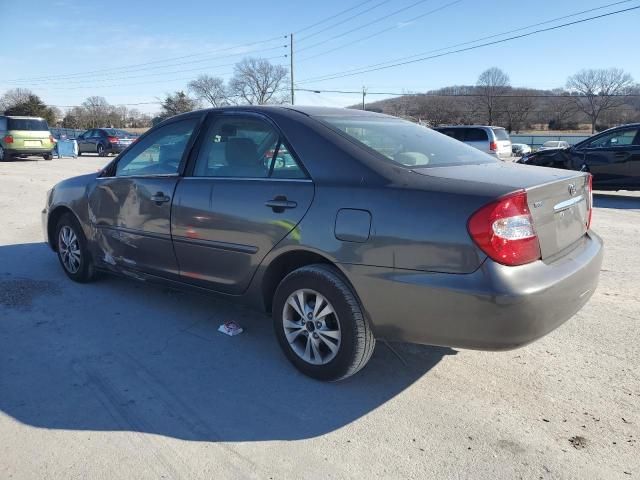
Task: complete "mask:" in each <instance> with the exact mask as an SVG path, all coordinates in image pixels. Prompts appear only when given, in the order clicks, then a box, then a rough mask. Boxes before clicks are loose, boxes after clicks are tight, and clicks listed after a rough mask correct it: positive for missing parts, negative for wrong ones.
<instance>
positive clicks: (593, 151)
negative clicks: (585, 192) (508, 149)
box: [519, 123, 640, 190]
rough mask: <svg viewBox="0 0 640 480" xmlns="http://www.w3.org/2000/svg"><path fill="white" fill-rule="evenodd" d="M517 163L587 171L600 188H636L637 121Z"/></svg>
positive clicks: (639, 171) (639, 185)
mask: <svg viewBox="0 0 640 480" xmlns="http://www.w3.org/2000/svg"><path fill="white" fill-rule="evenodd" d="M519 162H520V163H523V164H525V165H538V166H543V167H554V168H565V169H570V170H580V171H584V172H590V173H591V174H592V175H593V186H594V188H597V189H600V190H638V189H640V123H636V124H630V125H623V126H621V127H616V128H612V129H609V130H606V131H604V132H602V133H600V134H598V135H595V136H592V137H590V138H588V139H586V140H583V141H582V142H580V143H577V144H576V145H574V146H570V147H569V148H564V149H553V150H545V151H538V152H534V153H531V154H529V155H525V156H524V157H522V158H521V159H520V160H519Z"/></svg>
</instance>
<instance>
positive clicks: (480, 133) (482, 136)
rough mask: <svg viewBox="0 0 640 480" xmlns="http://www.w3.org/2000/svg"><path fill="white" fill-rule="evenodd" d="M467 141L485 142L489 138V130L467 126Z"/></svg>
mask: <svg viewBox="0 0 640 480" xmlns="http://www.w3.org/2000/svg"><path fill="white" fill-rule="evenodd" d="M465 132H466V134H465V138H464V139H465V141H467V142H484V141H488V140H489V136H488V135H487V132H485V131H484V130H482V129H481V128H465Z"/></svg>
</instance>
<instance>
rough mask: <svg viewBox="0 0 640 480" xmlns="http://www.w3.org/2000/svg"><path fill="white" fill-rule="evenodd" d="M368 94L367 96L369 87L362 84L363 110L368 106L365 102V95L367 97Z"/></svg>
mask: <svg viewBox="0 0 640 480" xmlns="http://www.w3.org/2000/svg"><path fill="white" fill-rule="evenodd" d="M366 96H367V89H366V87H365V86H364V85H363V86H362V110H366V109H367V107H366V106H365V104H364V97H366Z"/></svg>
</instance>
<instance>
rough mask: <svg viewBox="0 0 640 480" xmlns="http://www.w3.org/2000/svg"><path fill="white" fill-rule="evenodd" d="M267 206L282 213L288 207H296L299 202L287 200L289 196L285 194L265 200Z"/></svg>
mask: <svg viewBox="0 0 640 480" xmlns="http://www.w3.org/2000/svg"><path fill="white" fill-rule="evenodd" d="M265 206H267V207H269V208H271V209H272V210H273V211H274V212H275V213H282V212H284V211H285V210H286V209H287V208H296V207H297V206H298V204H297V203H296V202H292V201H291V200H287V197H285V196H284V195H278V196H277V197H275V198H273V199H272V200H269V201H268V202H265Z"/></svg>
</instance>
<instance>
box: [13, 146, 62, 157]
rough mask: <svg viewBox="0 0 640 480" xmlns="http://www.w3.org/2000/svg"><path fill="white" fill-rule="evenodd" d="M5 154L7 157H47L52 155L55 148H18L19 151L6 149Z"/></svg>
mask: <svg viewBox="0 0 640 480" xmlns="http://www.w3.org/2000/svg"><path fill="white" fill-rule="evenodd" d="M4 151H5V154H6V155H7V156H18V155H45V154H47V153H48V154H51V152H52V151H53V147H49V148H24V149H22V148H18V149H10V148H5V150H4Z"/></svg>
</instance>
